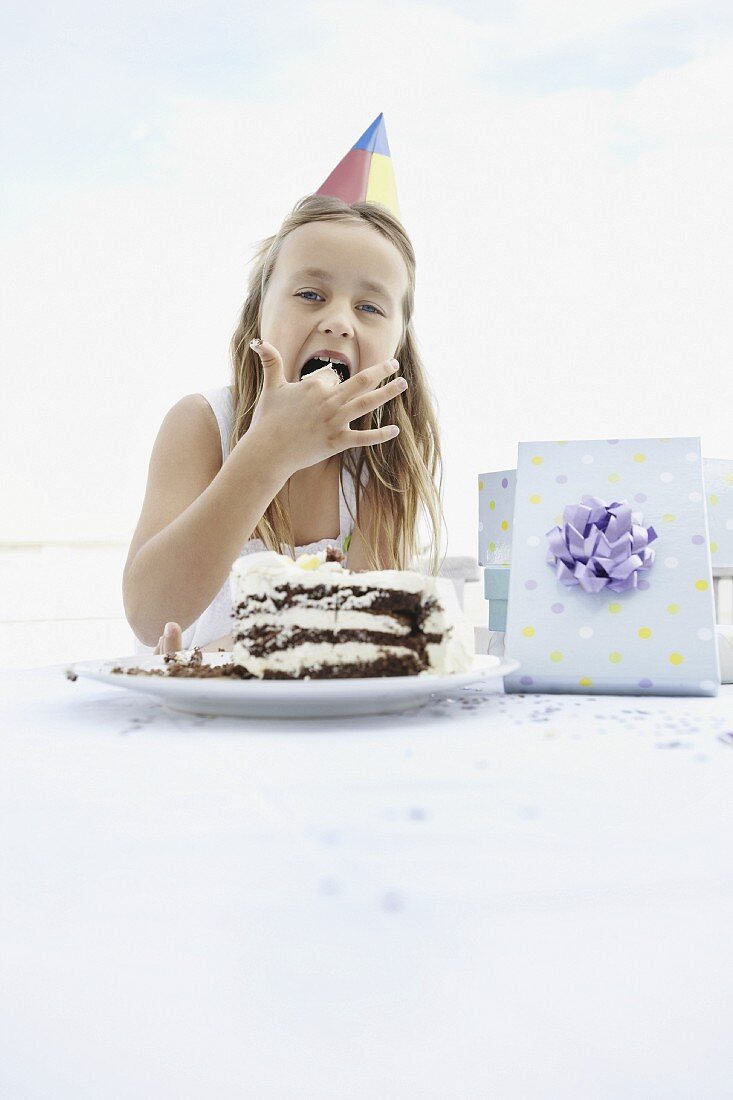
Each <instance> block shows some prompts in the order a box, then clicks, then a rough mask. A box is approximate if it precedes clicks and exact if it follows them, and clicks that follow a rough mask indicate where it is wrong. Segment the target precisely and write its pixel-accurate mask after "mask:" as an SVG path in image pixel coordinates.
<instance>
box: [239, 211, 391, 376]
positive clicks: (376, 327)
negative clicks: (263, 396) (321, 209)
mask: <svg viewBox="0 0 733 1100" xmlns="http://www.w3.org/2000/svg"><path fill="white" fill-rule="evenodd" d="M370 284H371V285H370ZM407 288H408V274H407V268H406V266H405V262H404V260H403V259H402V256H401V255H400V253H399V251H398V250H397V249H396V248H395V246H394V245H393V244H392V242H391V241H388V240H387V239H386V238H385V237H383V236H382V235H381V233H379V232H378V231H377V230H375V229H373V228H372V227H371V226H369V225H366V224H363V223H362V224H360V223H359V222H309V223H308V224H307V225H301V226H299V227H298V228H297V229H294V230H293V232H292V233H289V234H288V236H287V237H286V238H285V240H284V241H283V244H282V248H281V250H280V254H279V255H278V258H277V260H276V261H275V269H274V271H273V273H272V276H271V279H270V282H269V285H268V287H267V291H266V293H265V297H264V300H263V303H262V317H261V325H260V332H259V335H260V337H261V338H262V339H263V340H266V341H267V342H268V343H269V344H274V346H275V347H276V348H277V350H278V351H279V352H280V355H281V356H282V361H283V368H284V371H285V377H286V379H287V380H288V382H297V381H298V380H299V378H300V371H301V368H302V367H303V366H304V365H305V363H306V362H307V361H308V360H309V359H311V358H313V357H314V356H316V355H317V354H319V353H321V354H323V355H325V354H328V353H329V352H330V353H331V354H332V355H334V356H336V357H341V358H343V359H344V360H345V361H346V363H347V367H348V376H349V377H351V378H353V377H354V375H355V374H357V373H358V372H359V371H361V370H365V369H366V368H367V367H372V366H374V365H375V364H376V363H381V362H382V361H383V360H385V359H391V358H392V357H393V356H394V355H395V353H396V351H397V348H398V347H399V344H400V340H401V338H402V333H403V319H402V301H403V298H404V295H405V294H406V292H407Z"/></svg>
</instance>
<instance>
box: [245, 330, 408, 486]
mask: <svg viewBox="0 0 733 1100" xmlns="http://www.w3.org/2000/svg"><path fill="white" fill-rule="evenodd" d="M254 351H256V352H257V354H258V355H259V357H260V359H261V361H262V366H263V368H264V372H265V379H264V386H263V389H262V393H261V394H260V399H259V401H258V402H257V407H256V408H255V411H254V414H253V416H252V424H251V427H252V428H254V427H255V425H256V426H257V427H258V433H259V432H262V433H266V434H267V437H268V439H271V440H272V441H273V443H275V444H276V445H277V447H278V458H279V459H281V460H282V461H283V463H284V465H285V466H286V468H289V469H290V470H291V471H292V473H295V471H296V470H301V469H304V468H305V467H306V466H313V465H315V463H316V462H322V461H323V460H324V459H326V458H331V457H332V455H337V454H340V453H341V451H345V450H347V448H349V447H373V446H374V445H375V444H377V443H385V442H386V441H387V440H388V439H393V438H394V437H395V436H396V435H398V434H399V428H398V427H397V426H396V425H393V424H390V425H387V426H386V427H384V428H374V429H371V430H369V431H352V430H351V428H350V427H349V424H351V423H353V421H355V420H358V419H359V418H360V417H362V416H364V415H365V414H366V413H370V412H373V410H374V409H378V408H379V406H380V405H386V403H387V402H388V401H391V400H392V398H394V397H397V395H398V394H399V393H402V392H403V391H404V390H406V389H407V382H406V381H405V379H404V378H396V379H393V380H392V381H391V382H390V383H389V385H387V386H383V387H382V388H381V389H377V387H378V386H379V383H380V382H381V381H382V380H383V379H384V378H389V376H390V374H394V373H395V371H397V370H399V364H398V362H397V360H396V359H389V360H387V361H386V362H385V363H378V364H377V365H376V366H373V367H367V368H366V370H363V371H359V372H358V373H357V374H355V375H354V377H353V378H349V379H348V380H347V381H346V382H341V381H339V376H338V375H337V374H336V371H335V370H333V369H332V368H331V367H330V366H327V365H326V366H323V367H321V369H320V370H317V371H313V372H312V374H308V375H306V377H305V378H303V379H302V380H301V381H298V382H288V381H287V380H286V378H285V372H284V370H283V361H282V358H281V357H280V352H279V351H278V350H277V348H275V347H273V345H272V344H267V343H262V344H260V345H259V346H257V347H254Z"/></svg>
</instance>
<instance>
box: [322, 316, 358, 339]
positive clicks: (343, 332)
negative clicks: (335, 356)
mask: <svg viewBox="0 0 733 1100" xmlns="http://www.w3.org/2000/svg"><path fill="white" fill-rule="evenodd" d="M318 328H319V331H320V332H322V333H324V334H325V333H328V334H329V335H331V336H333V335H338V336H353V335H354V329H353V326H352V325H351V324H349V322H348V321H345V320H344V319H343V318H339V317H330V318H324V320H323V321H321V323H320V325H319V326H318Z"/></svg>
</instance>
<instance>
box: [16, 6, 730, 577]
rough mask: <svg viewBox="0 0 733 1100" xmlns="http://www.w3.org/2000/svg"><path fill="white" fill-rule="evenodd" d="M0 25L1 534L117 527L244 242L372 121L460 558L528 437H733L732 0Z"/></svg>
mask: <svg viewBox="0 0 733 1100" xmlns="http://www.w3.org/2000/svg"><path fill="white" fill-rule="evenodd" d="M0 43H1V45H0V64H1V68H2V75H3V80H2V86H3V97H2V105H1V107H0V126H1V128H2V142H3V150H4V154H3V158H2V176H1V177H0V199H1V200H2V201H1V202H0V236H1V238H2V250H3V256H4V260H5V263H4V267H5V273H6V278H5V280H4V288H3V294H2V302H1V303H0V310H1V312H0V320H1V322H2V350H3V356H2V357H3V361H4V363H5V364H8V365H9V369H7V370H6V372H4V373H7V374H8V375H9V379H8V381H7V382H6V384H5V387H4V389H5V393H6V397H7V400H6V402H5V406H4V408H3V410H2V421H1V422H0V430H1V433H2V438H3V439H4V441H5V444H6V456H5V457H6V461H5V462H4V463H3V466H4V474H5V476H4V481H5V492H4V494H3V496H4V504H5V506H4V510H3V511H4V514H3V517H2V522H1V523H0V541H6V542H7V541H18V542H22V541H44V540H63V539H69V540H86V539H88V540H94V541H118V542H127V541H129V539H130V537H131V535H132V531H133V530H134V526H135V523H136V521H137V516H138V513H139V509H140V505H141V502H142V496H143V493H144V488H145V479H146V474H147V465H148V460H149V455H150V450H151V447H152V444H153V441H154V439H155V436H156V434H157V431H158V428H159V426H160V423H161V421H162V419H163V417H164V416H165V414H166V412H167V410H168V409H169V408H170V407H171V406H172V405H173V404H175V402H176V401H178V400H179V399H180V397H182V396H183V395H184V394H187V393H194V392H200V391H202V390H205V389H207V388H213V387H215V386H220V385H225V384H227V383H228V382H229V381H230V374H229V372H230V367H229V362H228V344H229V339H230V336H231V333H232V331H233V328H234V325H235V322H236V317H237V313H238V311H239V309H240V307H241V303H242V301H243V297H244V291H245V285H246V279H247V271H248V267H249V262H250V259H251V256H252V253H253V249H254V246H255V244H256V242H257V241H258V240H260V239H261V238H263V237H266V236H269V235H270V234H272V233H274V232H275V231H276V229H277V228H278V226H279V225H280V223H281V221H282V220H283V218H284V217H285V216H286V215H287V213H288V212H289V211H290V209H291V208H292V206H293V204H294V203H295V202H296V201H297V199H299V198H300V197H302V196H303V195H305V194H307V193H309V192H310V191H313V190H315V189H316V188H317V187H318V186H319V185H320V184H321V182H322V181H323V180H324V179H325V177H326V176H327V175H328V174H329V172H330V171H331V169H332V168H333V167H334V166H335V165H336V163H337V162H338V161H339V160H340V159H341V158H342V157H343V156H344V155H345V154H346V152H348V150H349V149H350V148H351V146H352V145H353V144H354V142H355V141H356V139H357V138H358V137H359V136H360V135H361V133H362V132H363V131H364V130H365V129H366V128H367V126H368V125H369V124H370V123H371V122H372V120H373V119H374V118H375V117H376V116H377V115H378V114H379V113H380V112H383V113H384V117H385V123H386V127H387V133H388V137H389V142H390V147H391V152H392V159H393V165H394V172H395V178H396V183H397V191H398V196H399V201H400V207H401V212H402V218H403V222H404V224H405V227H406V229H407V231H408V233H409V234H410V236H411V239H412V241H413V244H414V246H415V251H416V254H417V261H418V269H417V293H416V314H415V327H416V331H417V334H418V339H419V342H420V347H421V351H422V354H423V358H424V360H425V363H426V366H427V368H428V373H429V376H430V380H431V386H432V389H433V392H434V395H435V399H436V403H437V406H438V412H439V417H440V423H441V431H442V446H443V452H444V463H445V513H446V520H447V525H448V533H449V542H448V549H449V552H450V553H451V554H470V555H473V554H475V552H476V530H477V478H478V474H479V473H481V472H484V471H487V470H492V469H504V468H511V467H513V466H514V465H515V460H516V445H517V441H519V440H544V439H555V438H557V439H592V438H605V437H611V438H625V437H629V438H637V437H647V436H672V435H685V436H688V435H700V436H701V437H702V444H703V453H704V454H705V455H707V456H708V457H733V441H732V440H731V432H730V429H729V427H728V422H729V417H728V415H727V414H726V413H724V412H723V407H724V406H723V395H724V394H725V393H726V391H727V392H728V393H730V388H731V387H730V383H729V380H728V379H729V375H730V373H731V360H732V353H733V322H732V321H731V309H730V291H731V276H732V275H733V270H732V268H733V261H732V260H731V256H732V255H733V248H732V245H733V239H732V238H733V233H732V232H731V231H732V229H733V216H732V215H731V210H730V198H729V191H730V180H731V178H733V142H732V141H731V138H732V137H733V76H732V75H731V74H733V6H731V5H730V4H728V3H707V2H706V0H698V2H692V0H680V2H670V0H634V2H631V0H617V2H614V3H610V2H609V3H606V2H599V0H585V2H581V0H553V2H547V3H540V2H538V0H527V2H513V3H512V2H502V3H491V2H488V3H486V2H481V3H479V2H474V0H464V2H461V3H450V4H448V3H446V4H441V3H435V4H425V3H419V4H414V3H413V4H401V3H395V2H390V3H379V2H377V3H370V4H369V5H367V6H365V5H364V4H359V3H334V2H307V0H306V2H302V3H298V4H294V3H285V2H280V0H272V2H271V3H269V4H267V5H259V4H258V5H255V4H247V3H244V4H242V3H238V4H235V3H218V2H213V3H175V2H167V3H163V2H159V0H151V2H149V3H145V4H143V3H127V4H125V5H124V6H123V7H122V8H120V9H118V10H112V9H111V8H110V9H109V10H101V9H100V6H99V5H97V4H91V3H75V4H69V3H67V4H62V5H51V4H37V5H33V6H31V5H27V4H25V5H21V4H17V3H16V4H12V3H11V4H6V5H4V6H3V9H2V14H1V15H0ZM185 446H186V441H185V440H182V441H181V453H182V455H185Z"/></svg>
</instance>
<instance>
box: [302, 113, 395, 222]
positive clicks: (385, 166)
mask: <svg viewBox="0 0 733 1100" xmlns="http://www.w3.org/2000/svg"><path fill="white" fill-rule="evenodd" d="M316 194H317V195H335V196H336V198H338V199H343V200H344V202H348V203H349V204H350V203H352V202H379V203H381V204H382V205H383V206H386V207H387V209H388V210H389V211H390V212H391V213H392V214H394V216H395V217H396V218H399V216H400V208H399V206H398V204H397V188H396V187H395V180H394V169H393V168H392V156H391V154H390V151H389V145H388V143H387V128H386V127H385V125H384V115H382V114H379V115H377V117H376V118H375V119H374V122H373V123H372V124H371V126H370V127H369V129H368V130H365V131H364V133H363V134H362V135H361V137H360V138H359V140H358V141H357V143H356V145H354V146H353V148H352V149H350V150H349V152H348V153H347V154H346V156H345V157H344V158H343V160H340V161H339V162H338V164H337V165H336V167H335V168H334V170H333V172H332V173H331V175H330V176H329V177H328V179H327V180H326V182H325V183H322V184H321V186H320V187H319V188H318V190H317V191H316Z"/></svg>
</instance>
